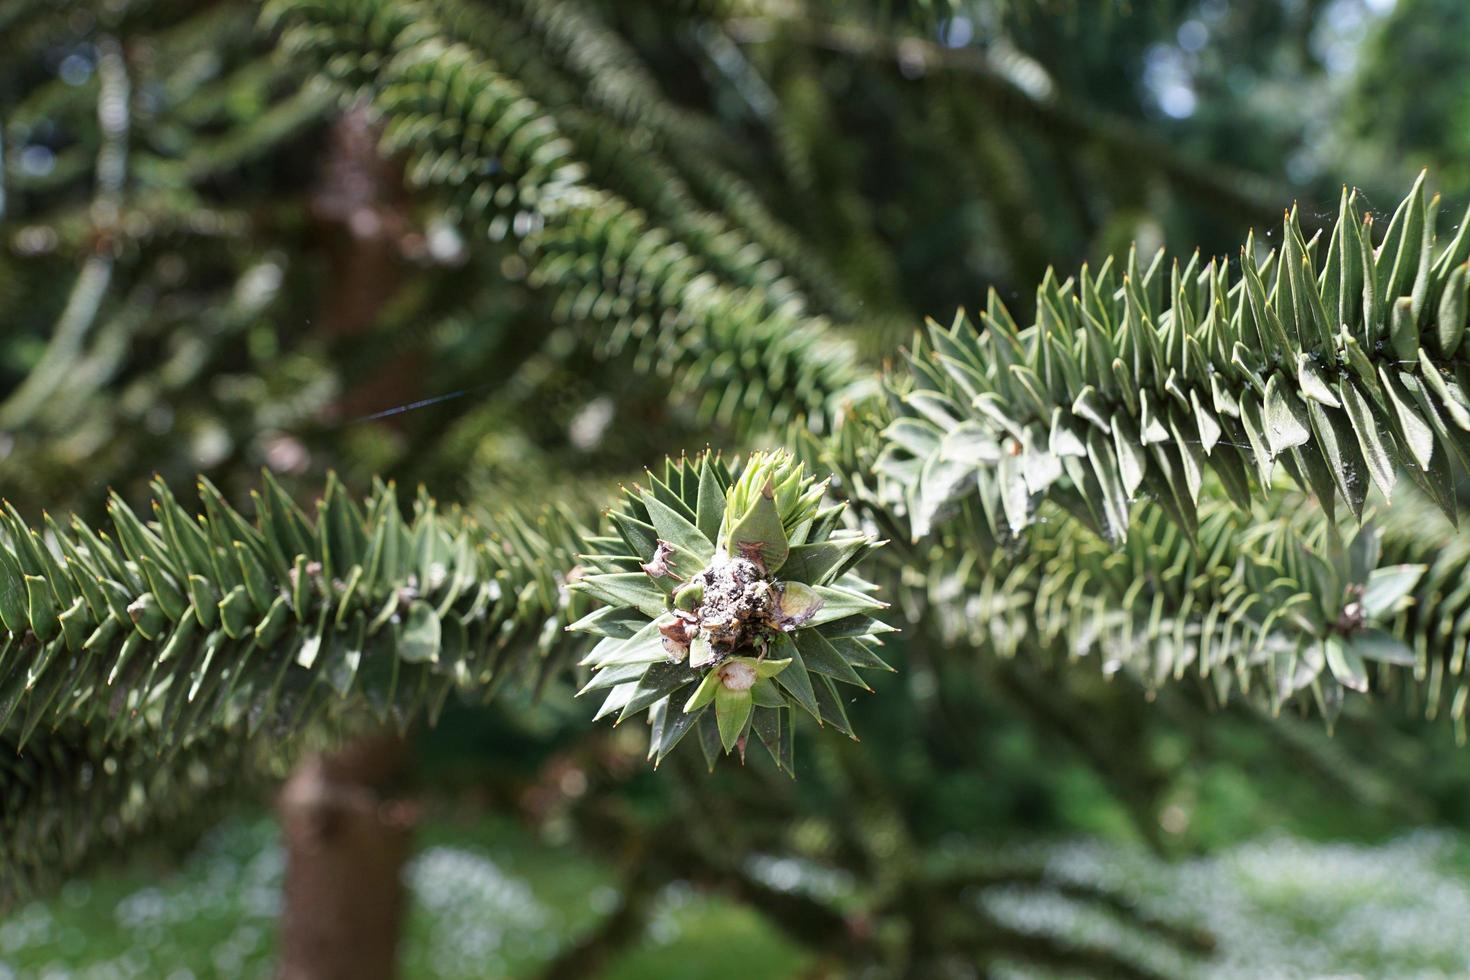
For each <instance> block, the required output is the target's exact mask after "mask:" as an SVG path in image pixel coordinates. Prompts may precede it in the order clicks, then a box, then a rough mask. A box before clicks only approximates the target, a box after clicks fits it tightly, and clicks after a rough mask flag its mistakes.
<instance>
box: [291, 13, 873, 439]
mask: <svg viewBox="0 0 1470 980" xmlns="http://www.w3.org/2000/svg"><path fill="white" fill-rule="evenodd" d="M267 22H268V23H279V24H280V25H283V27H284V34H283V38H282V44H283V47H284V48H285V49H286V50H288V51H291V52H293V53H296V54H300V55H303V56H307V57H310V58H312V59H314V60H315V61H317V63H320V64H322V65H323V68H324V70H325V71H326V72H327V73H328V74H329V75H331V76H332V77H335V78H338V79H339V80H341V81H343V82H345V83H347V84H351V85H356V86H362V87H364V91H366V92H367V93H368V94H369V95H370V97H372V98H373V100H374V104H375V105H376V106H377V108H378V109H379V110H380V111H381V112H382V114H383V116H384V119H385V122H386V132H385V146H386V149H388V150H389V151H390V152H403V153H404V154H406V155H407V157H408V161H409V166H408V174H409V178H410V180H411V181H413V182H415V183H417V184H421V185H434V186H440V187H443V188H445V189H446V190H447V191H448V192H449V193H450V194H451V195H452V196H453V197H454V198H455V200H457V201H458V202H459V207H460V209H461V210H462V211H463V213H464V214H466V215H468V216H471V218H472V220H474V221H476V222H478V223H480V224H482V225H483V226H484V227H486V228H487V229H488V230H489V232H490V234H491V235H492V236H496V237H502V236H514V238H515V239H516V240H517V241H518V242H519V244H520V248H521V252H522V254H523V256H524V257H525V258H526V259H527V261H528V265H529V270H530V279H531V281H533V282H534V283H536V284H538V285H540V286H543V287H545V288H547V289H549V290H552V291H553V293H554V294H555V295H556V297H557V304H556V309H557V311H558V313H559V315H560V316H562V317H563V318H566V319H570V320H591V321H596V322H599V323H606V324H609V325H610V329H609V330H608V332H607V334H606V336H605V338H604V340H605V343H606V345H607V346H608V348H609V349H610V350H613V351H616V350H619V349H622V348H623V347H626V346H628V345H630V344H636V345H637V349H638V351H639V356H640V363H641V365H642V367H643V368H644V369H645V370H649V371H653V372H657V373H660V374H663V375H665V376H668V377H670V378H671V379H672V380H673V382H674V383H675V386H676V388H677V389H678V390H679V391H681V392H683V393H685V394H689V395H694V396H697V398H698V399H699V406H700V408H701V409H702V414H703V417H705V418H712V419H715V420H718V421H720V422H721V423H722V424H725V425H731V426H734V427H736V428H738V429H739V430H740V431H743V432H748V433H757V432H760V431H763V430H765V429H766V428H767V427H768V426H770V425H772V424H780V423H782V422H785V421H787V420H789V419H791V418H794V417H797V416H802V415H805V416H806V417H808V418H809V419H811V421H812V424H813V425H817V426H822V425H824V424H825V423H826V419H827V417H828V414H829V411H830V409H831V408H832V407H833V406H834V405H835V404H836V402H837V401H838V400H839V399H841V398H844V397H856V395H857V394H858V393H860V392H861V391H863V390H865V389H870V388H871V386H870V385H869V384H868V383H867V382H866V380H865V379H864V378H863V376H862V374H861V372H859V371H858V369H857V367H856V362H855V359H854V355H853V352H852V349H851V345H850V344H849V343H848V342H847V341H846V340H844V339H842V338H840V337H838V336H837V335H836V334H835V333H834V332H833V331H832V330H831V329H830V328H829V327H828V325H827V324H826V323H825V321H823V320H822V319H821V318H817V317H810V316H806V315H804V313H803V312H802V304H800V303H796V302H794V301H792V300H790V299H787V300H781V299H780V296H781V292H780V290H776V291H772V290H771V289H769V288H768V287H769V286H770V285H771V283H773V282H779V279H777V278H775V277H770V276H764V275H762V276H761V277H758V278H759V279H760V281H759V284H758V288H757V287H756V286H752V287H751V288H743V287H741V286H739V285H737V283H739V282H741V281H751V282H754V281H756V280H753V279H752V274H753V270H752V269H750V268H743V267H742V268H741V269H737V270H736V272H737V274H736V275H734V276H733V277H732V276H730V275H729V273H730V271H731V270H730V268H729V266H730V263H731V262H733V261H734V257H733V254H732V253H731V251H730V249H729V248H728V247H727V243H726V242H725V241H724V237H723V236H724V235H725V232H723V231H722V230H721V229H717V228H713V227H705V226H693V227H691V226H689V225H690V222H691V221H693V219H691V218H689V217H687V216H685V217H683V218H680V219H679V221H677V222H676V224H678V225H679V227H680V229H681V230H682V232H683V234H682V235H681V234H675V233H673V231H672V230H671V229H669V228H666V227H663V226H661V225H660V224H658V223H657V222H655V221H653V220H651V219H650V217H649V216H648V215H646V214H645V213H644V212H643V211H640V210H639V209H637V208H635V207H634V206H633V205H632V204H630V203H629V202H628V201H627V200H626V199H624V198H623V197H621V196H619V195H618V194H616V193H613V192H611V191H610V190H608V189H605V188H603V187H601V186H598V185H597V184H595V183H594V182H593V181H592V179H591V177H590V169H592V168H589V165H588V162H587V161H586V160H585V159H583V158H582V157H580V156H579V155H578V153H577V142H576V140H574V139H573V138H572V137H571V136H569V135H568V133H567V132H566V131H565V129H564V127H563V126H562V125H561V124H559V123H558V121H557V119H556V117H555V116H554V115H553V114H552V113H550V112H548V111H547V110H546V109H545V108H544V107H543V106H541V105H540V104H539V103H538V102H536V100H534V99H533V98H531V97H530V96H529V95H528V94H527V93H526V91H525V89H524V88H523V87H522V86H521V85H520V84H519V83H518V82H517V81H515V80H514V79H511V78H508V77H506V76H505V75H503V74H501V73H500V72H499V71H497V70H496V68H495V66H494V65H493V64H491V63H490V62H489V61H487V60H486V59H485V58H484V57H483V56H482V55H481V54H479V53H478V52H476V51H475V50H473V49H472V48H470V47H468V46H466V45H463V44H455V43H451V42H450V40H449V37H450V35H449V34H448V33H447V32H445V31H444V30H442V29H441V28H440V27H439V26H438V25H437V24H436V23H435V21H434V20H433V18H432V17H431V16H429V11H428V9H427V8H425V7H422V6H419V5H415V4H411V3H401V2H395V0H317V2H315V3H299V2H296V0H291V2H278V3H274V4H269V5H268V6H267ZM573 128H574V129H575V128H576V127H575V126H574V127H573ZM589 146H590V147H591V150H592V152H593V153H594V154H596V155H597V160H598V163H599V166H600V169H602V170H603V171H605V172H614V171H617V172H623V173H625V174H626V173H627V172H628V168H630V167H633V166H635V165H636V161H633V160H628V159H625V158H623V157H619V159H617V160H610V159H607V157H608V155H609V154H613V153H617V154H624V155H625V154H626V147H622V148H619V147H615V146H612V145H611V144H607V143H605V142H598V141H595V140H594V141H592V142H591V143H590V144H589ZM694 224H695V225H698V222H695V223H694ZM711 255H714V259H713V260H711V258H710V256H711ZM721 256H724V257H725V258H724V259H723V260H722V259H721ZM722 266H724V267H725V268H723V269H722ZM722 271H723V272H724V273H725V274H724V275H722V274H720V273H721V272H722ZM732 279H733V281H732Z"/></svg>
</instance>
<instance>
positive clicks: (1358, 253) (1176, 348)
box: [883, 176, 1470, 540]
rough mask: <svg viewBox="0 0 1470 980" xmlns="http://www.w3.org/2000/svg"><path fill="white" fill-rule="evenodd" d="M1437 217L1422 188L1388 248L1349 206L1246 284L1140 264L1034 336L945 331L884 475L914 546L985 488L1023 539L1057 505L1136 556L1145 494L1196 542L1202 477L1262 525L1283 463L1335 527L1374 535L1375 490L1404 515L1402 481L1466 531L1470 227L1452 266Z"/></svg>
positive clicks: (1294, 227)
mask: <svg viewBox="0 0 1470 980" xmlns="http://www.w3.org/2000/svg"><path fill="white" fill-rule="evenodd" d="M1436 211H1437V207H1436V206H1435V205H1434V204H1433V203H1432V202H1430V201H1428V200H1427V199H1426V196H1425V191H1424V181H1423V177H1422V176H1421V178H1420V180H1419V181H1418V182H1417V183H1416V184H1415V185H1414V189H1413V190H1412V191H1411V192H1410V194H1409V196H1408V197H1407V198H1405V200H1404V201H1403V203H1401V204H1400V205H1399V207H1398V209H1397V211H1395V213H1394V216H1393V219H1392V220H1391V221H1390V222H1389V225H1388V228H1387V230H1386V232H1385V233H1384V235H1383V237H1382V239H1381V240H1380V241H1378V242H1377V243H1375V242H1374V240H1373V237H1374V236H1373V234H1372V232H1373V222H1372V220H1371V218H1366V217H1363V216H1361V215H1360V214H1359V210H1358V204H1357V200H1356V197H1355V195H1354V194H1351V193H1348V192H1346V191H1345V192H1344V193H1343V197H1342V203H1341V208H1340V214H1339V217H1338V220H1337V223H1336V225H1335V226H1334V227H1333V229H1332V230H1331V232H1330V233H1329V234H1328V235H1327V236H1326V239H1325V241H1324V240H1323V237H1322V236H1321V235H1317V236H1314V237H1313V238H1312V239H1311V240H1310V241H1308V240H1306V239H1304V237H1303V235H1302V230H1301V227H1300V224H1299V222H1298V221H1297V217H1296V214H1295V212H1292V213H1291V214H1289V215H1288V216H1287V219H1286V222H1285V224H1284V227H1283V231H1282V246H1281V250H1280V251H1279V252H1272V253H1270V254H1268V255H1266V256H1265V257H1264V258H1261V257H1260V256H1259V255H1258V252H1257V246H1256V242H1255V239H1254V237H1252V238H1251V239H1250V240H1249V241H1248V242H1247V243H1246V246H1245V248H1244V249H1243V250H1242V253H1241V258H1240V266H1239V272H1238V273H1237V274H1235V275H1234V276H1233V275H1232V270H1231V268H1230V266H1229V265H1227V264H1226V263H1224V262H1216V261H1213V260H1211V261H1209V262H1205V263H1202V262H1201V259H1200V257H1199V255H1198V254H1196V255H1194V256H1193V257H1191V258H1190V259H1189V261H1188V262H1186V263H1185V264H1183V265H1182V266H1181V265H1180V264H1179V263H1178V262H1177V261H1176V262H1175V263H1173V265H1172V266H1166V260H1165V256H1164V254H1163V253H1162V252H1160V253H1159V255H1158V256H1157V257H1155V259H1154V261H1153V262H1152V263H1151V264H1150V266H1149V267H1148V268H1147V269H1146V270H1145V269H1142V268H1141V267H1140V266H1139V264H1138V261H1137V256H1136V255H1133V256H1130V258H1129V261H1128V264H1127V268H1126V269H1124V270H1123V271H1122V273H1121V274H1120V273H1119V271H1118V270H1117V269H1115V268H1114V267H1113V265H1112V264H1111V262H1108V263H1104V265H1103V266H1102V268H1101V269H1099V270H1098V271H1097V272H1095V273H1094V272H1092V271H1090V270H1089V269H1087V268H1086V267H1084V268H1083V269H1082V271H1081V273H1080V274H1079V275H1078V276H1077V277H1076V278H1073V279H1067V280H1066V281H1058V280H1057V278H1056V277H1055V276H1054V275H1051V274H1048V275H1047V277H1046V279H1045V281H1044V282H1043V283H1042V284H1041V286H1040V288H1039V289H1038V291H1037V303H1036V307H1037V318H1036V322H1035V323H1034V324H1032V325H1031V326H1029V327H1026V328H1020V327H1018V326H1017V325H1016V323H1015V322H1014V320H1013V319H1012V318H1011V316H1010V314H1009V313H1008V312H1007V311H1006V309H1005V307H1004V306H1003V305H1001V303H1000V302H999V301H998V300H997V299H996V297H995V296H994V294H992V295H991V298H990V302H989V306H988V308H987V310H986V311H985V313H984V314H982V315H981V317H980V321H981V324H982V325H983V327H984V330H983V331H977V330H975V329H974V327H972V326H971V325H970V323H969V322H968V319H967V318H966V317H965V316H964V315H961V316H960V317H959V318H958V320H957V321H956V322H955V324H954V325H953V326H952V327H950V328H948V329H945V328H942V327H939V326H937V325H931V328H930V330H929V331H928V343H927V344H920V345H918V346H916V348H915V350H914V352H913V354H912V356H911V358H910V363H911V365H912V368H913V375H914V378H915V384H914V387H913V389H912V390H911V391H909V392H908V393H907V395H906V402H907V409H908V417H905V418H901V419H899V420H897V421H895V422H894V423H893V424H892V426H891V427H890V428H889V430H888V436H889V439H890V441H891V444H892V451H891V453H890V454H889V455H888V457H887V458H885V460H884V462H883V466H884V467H885V468H886V469H887V470H888V471H889V472H890V473H891V474H893V476H894V478H895V479H898V480H900V481H901V482H903V483H904V485H905V488H906V501H907V510H908V513H909V517H910V520H911V523H912V530H913V533H914V534H915V535H923V534H925V533H927V532H928V531H929V530H930V528H931V527H932V526H933V524H934V523H935V521H936V520H938V519H940V518H942V515H943V513H944V511H945V510H946V509H947V508H949V507H950V506H951V505H952V504H953V503H954V502H955V501H956V500H958V499H959V498H961V497H964V496H966V495H967V494H970V493H973V492H975V488H976V487H977V485H978V486H981V487H982V488H989V489H988V490H987V491H982V492H983V493H984V495H986V496H992V497H994V498H996V499H998V500H999V501H1000V504H1001V509H1002V512H1003V517H1004V523H1005V526H1008V527H1009V528H1010V529H1011V530H1013V531H1020V530H1021V529H1022V528H1024V527H1026V526H1027V525H1028V524H1029V523H1030V522H1031V521H1032V519H1033V517H1034V514H1035V511H1036V504H1037V502H1038V501H1039V500H1040V499H1042V497H1048V498H1050V499H1052V500H1055V501H1056V502H1057V503H1059V504H1061V505H1062V506H1064V507H1065V508H1066V509H1067V510H1068V511H1070V512H1071V513H1072V514H1074V515H1076V516H1077V517H1078V518H1079V519H1081V520H1082V521H1084V522H1085V523H1086V524H1087V525H1088V526H1090V527H1092V528H1093V529H1094V530H1096V531H1097V532H1098V533H1100V534H1103V535H1105V536H1107V537H1109V538H1112V539H1115V540H1121V539H1122V538H1123V537H1125V536H1126V534H1127V531H1128V524H1129V505H1130V503H1131V501H1133V500H1134V499H1136V498H1137V497H1138V496H1139V495H1140V493H1142V494H1144V495H1146V496H1147V497H1148V498H1149V499H1151V500H1154V501H1156V502H1157V503H1158V504H1159V505H1160V506H1162V507H1163V508H1164V510H1165V511H1166V512H1167V513H1168V514H1169V515H1170V517H1171V518H1172V519H1173V520H1175V521H1176V522H1177V523H1178V524H1179V525H1180V526H1181V527H1183V528H1184V529H1185V530H1186V531H1187V532H1188V533H1190V534H1194V533H1195V532H1196V529H1197V526H1198V513H1197V512H1198V508H1199V505H1200V499H1201V493H1202V488H1203V487H1205V486H1206V482H1205V477H1206V475H1207V474H1209V475H1212V476H1213V477H1214V479H1215V480H1217V481H1218V487H1219V489H1218V491H1214V492H1219V493H1221V494H1222V495H1223V496H1225V497H1228V498H1229V499H1230V500H1231V501H1233V502H1234V503H1235V504H1236V505H1237V506H1239V507H1242V508H1245V507H1248V506H1249V505H1250V501H1251V500H1252V499H1253V498H1261V497H1264V496H1266V495H1268V494H1269V493H1271V492H1272V491H1271V489H1270V488H1271V485H1272V474H1273V471H1274V470H1275V468H1276V465H1277V464H1278V463H1279V464H1280V465H1281V467H1282V468H1283V469H1284V470H1285V471H1286V472H1287V473H1288V474H1289V475H1290V476H1291V478H1292V480H1293V481H1295V483H1296V484H1297V485H1298V486H1300V487H1302V488H1303V489H1305V490H1307V491H1309V492H1310V493H1312V494H1314V495H1315V496H1316V497H1317V499H1318V500H1320V501H1321V502H1322V505H1323V507H1324V508H1325V509H1326V510H1327V512H1328V514H1329V515H1330V514H1331V512H1332V509H1333V505H1334V501H1335V500H1336V499H1338V498H1340V499H1342V500H1343V501H1345V502H1346V503H1347V505H1348V508H1349V509H1350V510H1351V511H1352V512H1353V514H1354V515H1357V516H1361V514H1362V512H1363V507H1364V505H1365V502H1366V501H1367V499H1368V492H1369V486H1370V484H1372V485H1373V486H1376V487H1377V488H1378V490H1379V491H1380V492H1381V493H1382V494H1383V495H1384V497H1385V498H1388V497H1389V496H1390V495H1391V494H1392V493H1393V492H1394V489H1395V486H1396V484H1397V482H1398V479H1399V476H1400V474H1407V476H1408V477H1409V479H1410V480H1412V481H1413V482H1414V483H1415V484H1416V485H1417V486H1419V488H1420V489H1422V490H1423V492H1424V493H1425V494H1426V495H1427V496H1428V497H1429V498H1430V499H1432V500H1434V501H1435V502H1436V503H1437V504H1438V505H1439V506H1440V508H1441V509H1442V510H1443V511H1444V512H1445V513H1446V514H1448V515H1450V516H1451V517H1452V518H1453V516H1454V514H1455V509H1456V508H1455V502H1454V495H1453V489H1452V481H1453V470H1452V465H1451V460H1452V459H1456V460H1459V462H1460V465H1461V466H1465V465H1467V464H1470V394H1467V389H1470V361H1467V359H1466V351H1467V348H1466V347H1465V345H1464V344H1463V343H1462V341H1463V339H1464V334H1465V327H1466V322H1467V297H1470V275H1467V264H1466V261H1467V258H1470V220H1467V221H1465V222H1462V223H1461V224H1460V226H1459V231H1458V233H1457V234H1456V236H1455V238H1454V240H1453V241H1451V242H1450V244H1449V245H1448V246H1446V247H1445V248H1443V249H1441V250H1438V251H1436V243H1435V232H1434V215H1435V212H1436ZM1232 279H1233V281H1232Z"/></svg>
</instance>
